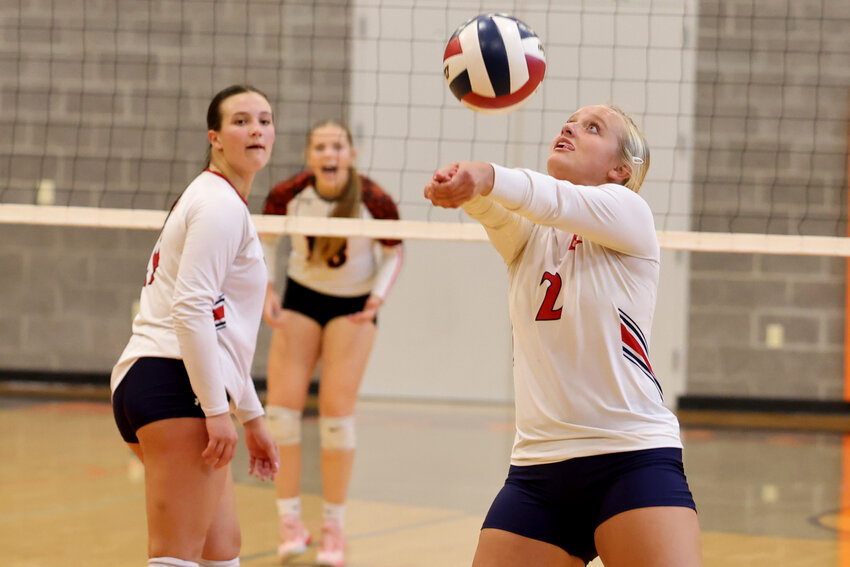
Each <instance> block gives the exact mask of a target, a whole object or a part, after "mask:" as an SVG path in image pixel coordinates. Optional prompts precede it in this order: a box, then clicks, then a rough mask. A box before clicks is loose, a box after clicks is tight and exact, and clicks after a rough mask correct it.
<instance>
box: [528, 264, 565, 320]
mask: <svg viewBox="0 0 850 567" xmlns="http://www.w3.org/2000/svg"><path fill="white" fill-rule="evenodd" d="M545 282H549V286H548V287H547V288H546V295H545V296H544V297H543V303H541V304H540V309H538V310H537V317H535V318H534V320H535V321H557V320H558V319H560V318H561V307H558V308H557V309H552V308H553V307H555V300H556V299H558V294H559V293H561V276H560V274H550V273H549V272H543V278H542V279H541V280H540V284H541V285H542V284H543V283H545Z"/></svg>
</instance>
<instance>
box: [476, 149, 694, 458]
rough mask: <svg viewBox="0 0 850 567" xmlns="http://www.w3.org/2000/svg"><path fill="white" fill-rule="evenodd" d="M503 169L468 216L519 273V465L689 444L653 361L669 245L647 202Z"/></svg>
mask: <svg viewBox="0 0 850 567" xmlns="http://www.w3.org/2000/svg"><path fill="white" fill-rule="evenodd" d="M494 169H495V184H494V187H493V190H492V192H491V193H490V194H489V195H487V196H486V197H476V198H475V199H473V200H471V201H469V202H468V203H466V204H465V205H464V210H465V211H466V212H467V213H468V214H469V215H470V216H472V217H473V218H475V219H477V220H478V221H479V222H480V223H481V224H482V225H483V226H484V227H485V229H486V231H487V233H488V236H489V238H490V240H491V242H492V243H493V245H494V246H495V248H496V249H497V250H498V251H499V253H500V254H501V256H502V257H503V259H504V260H505V263H506V264H507V266H508V278H509V311H510V319H511V325H512V332H513V358H514V370H513V374H514V392H515V400H516V437H515V442H514V446H513V451H512V456H511V462H512V463H513V464H515V465H529V464H539V463H549V462H557V461H563V460H566V459H570V458H574V457H582V456H589V455H598V454H604V453H613V452H622V451H633V450H639V449H648V448H657V447H681V446H682V445H681V440H680V438H679V424H678V421H677V420H676V417H675V415H673V413H672V412H671V411H670V410H669V409H668V408H666V407H665V406H664V405H663V403H662V402H663V393H662V389H661V385H660V383H659V380H658V379H657V378H656V376H655V374H654V372H653V370H652V366H651V364H650V361H649V344H650V332H651V328H652V316H653V312H654V310H655V302H656V293H657V289H658V277H659V269H660V249H659V246H658V240H657V236H656V233H655V225H654V221H653V218H652V212H651V211H650V209H649V206H648V205H647V203H646V202H645V201H644V200H643V199H642V198H641V197H640V196H639V195H637V194H636V193H634V192H632V191H631V190H629V189H628V188H626V187H623V186H621V185H616V184H606V185H601V186H598V187H586V186H578V185H574V184H572V183H570V182H567V181H560V180H557V179H554V178H552V177H550V176H548V175H543V174H540V173H537V172H533V171H529V170H513V169H506V168H503V167H500V166H494Z"/></svg>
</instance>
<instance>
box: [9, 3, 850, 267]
mask: <svg viewBox="0 0 850 567" xmlns="http://www.w3.org/2000/svg"><path fill="white" fill-rule="evenodd" d="M484 11H495V12H498V11H502V12H508V13H511V14H514V15H516V16H518V17H520V18H521V19H523V20H525V21H526V22H528V23H529V24H530V25H531V27H532V28H533V29H535V31H537V33H538V35H539V36H540V37H541V38H542V40H543V42H544V45H545V48H546V52H547V58H548V63H549V65H548V69H547V76H546V80H545V81H544V84H543V86H542V87H541V89H540V91H539V92H538V93H537V94H536V95H535V96H534V97H533V99H532V100H531V102H530V103H529V104H528V105H527V106H526V107H524V108H523V109H521V110H519V111H517V112H515V113H513V114H511V115H509V116H504V117H492V116H479V115H475V114H474V113H472V112H470V111H469V110H467V109H465V108H464V107H462V106H461V105H460V104H459V103H458V102H457V101H456V100H455V99H454V98H453V97H452V95H451V93H450V92H449V90H448V88H447V87H446V85H445V83H444V81H443V79H442V75H441V73H440V71H441V61H442V51H443V48H444V46H445V41H446V39H447V37H448V36H449V35H450V34H451V32H452V31H453V30H454V29H455V27H457V25H459V24H460V23H461V22H463V21H465V20H466V19H468V18H469V17H471V16H473V15H475V14H477V13H480V12H484ZM848 28H850V14H848V9H847V8H846V3H843V2H840V1H838V0H808V1H806V2H791V1H781V0H780V1H778V2H777V1H773V2H759V1H755V0H747V1H744V0H738V1H731V0H726V1H721V0H713V1H702V2H697V1H695V0H694V1H692V0H642V1H638V2H623V1H603V2H597V1H592V2H591V1H589V0H582V1H578V0H573V1H569V2H560V1H554V0H550V1H541V0H528V1H523V2H519V1H514V2H501V3H498V4H497V5H493V4H491V3H485V2H481V1H463V0H459V1H453V2H448V1H441V0H418V1H417V0H358V1H342V0H339V1H334V0H319V1H315V2H313V1H310V2H307V1H297V0H288V1H283V2H280V1H277V0H275V1H271V0H248V1H246V2H227V1H223V0H219V1H214V0H195V1H192V2H167V1H162V2H144V3H133V2H122V1H118V0H115V1H111V2H101V1H98V2H94V1H92V0H76V1H61V2H60V1H58V0H52V1H51V0H44V1H40V2H23V1H20V2H17V3H16V2H6V3H4V8H3V15H2V29H3V38H4V39H3V40H2V41H3V50H2V57H3V60H2V61H3V62H2V64H3V70H4V76H6V77H8V78H9V79H10V80H7V81H5V82H4V84H3V87H2V89H3V103H4V108H6V109H7V111H6V112H5V113H4V115H3V117H2V119H1V120H2V123H0V128H2V129H3V130H4V131H5V132H6V135H5V136H2V137H0V159H2V161H4V162H5V164H6V167H5V176H4V177H5V180H3V183H2V185H0V208H2V211H0V214H1V215H2V216H0V220H2V221H3V222H35V223H40V222H42V221H41V219H44V218H45V217H52V218H54V219H55V220H56V222H57V223H62V222H64V221H63V219H78V220H69V221H68V222H71V223H85V222H86V219H90V220H89V222H90V223H92V224H94V225H98V226H121V223H122V222H125V221H124V220H123V219H126V218H127V216H126V215H125V214H124V213H123V212H121V211H116V212H115V213H114V216H113V215H112V213H111V211H110V210H111V209H139V210H165V209H167V208H168V207H169V206H170V204H171V203H172V202H173V201H174V199H175V198H176V196H177V195H179V193H180V192H181V191H182V189H183V188H184V187H185V186H186V184H187V182H188V181H189V180H190V179H191V178H192V177H194V175H195V174H196V173H197V171H198V169H199V167H200V165H201V164H202V163H203V154H204V151H205V126H204V124H203V117H204V116H205V112H206V105H207V104H208V101H209V98H210V96H211V94H212V93H214V92H215V91H217V90H218V89H219V88H221V87H222V86H224V85H226V84H230V83H233V82H247V83H250V84H253V85H255V86H257V87H259V88H260V89H261V90H263V91H264V92H266V93H267V94H268V96H269V98H270V99H271V100H272V102H273V104H274V108H275V112H276V124H277V130H278V140H277V144H276V148H275V152H274V156H273V159H272V161H271V164H270V166H269V167H267V168H266V170H264V171H263V172H261V174H260V176H259V177H258V179H257V181H256V182H255V190H254V194H253V195H252V197H251V200H250V205H251V208H252V210H254V211H259V209H260V206H261V205H260V204H261V201H262V198H263V197H264V195H265V189H266V188H268V187H270V186H271V185H272V184H273V183H274V182H275V181H278V180H280V179H283V178H284V177H286V176H288V175H291V174H292V173H293V172H294V171H296V170H297V169H298V168H300V167H301V166H302V163H303V145H304V136H305V133H306V131H307V130H308V129H309V127H310V125H311V124H313V123H315V122H317V121H319V120H321V119H325V118H334V119H338V120H343V121H346V122H348V123H349V124H350V125H351V127H352V130H353V131H354V134H355V138H356V144H357V147H358V149H359V151H360V159H359V160H358V166H359V167H360V169H361V170H362V171H363V172H364V173H366V174H367V175H370V176H372V177H373V178H375V179H376V180H377V181H379V183H381V184H382V185H383V186H384V187H385V188H387V189H388V190H389V191H390V192H391V193H392V195H393V197H394V198H395V199H396V201H397V203H398V205H399V207H400V209H401V211H402V216H403V218H404V219H407V220H414V221H426V222H431V223H432V225H431V228H427V225H422V227H421V229H422V232H421V233H419V232H416V234H417V235H418V234H421V235H422V236H421V237H423V238H430V237H442V238H446V239H451V238H454V236H453V235H454V234H456V233H457V230H456V228H454V227H452V226H445V225H444V223H446V222H447V223H452V224H454V223H457V222H468V220H467V219H465V218H464V217H463V215H461V214H458V213H456V212H445V211H441V210H436V209H434V208H433V207H431V206H430V205H429V204H428V203H427V202H425V201H424V200H423V199H422V195H421V189H422V187H423V186H424V184H425V182H426V181H427V179H428V177H429V176H430V174H431V172H433V171H434V169H435V168H437V167H439V166H440V165H442V164H444V163H445V162H447V161H451V160H456V159H481V160H491V161H495V162H499V163H503V164H505V165H509V166H523V167H531V168H534V169H545V156H546V151H547V143H548V141H549V139H550V138H551V137H552V135H553V132H554V129H555V128H556V127H557V126H558V125H559V124H560V123H562V122H563V120H564V118H565V116H566V114H568V113H569V112H571V111H572V110H573V109H575V108H576V107H578V106H581V105H585V104H591V103H597V102H608V101H610V102H614V103H616V104H618V105H620V106H621V107H623V108H624V109H625V110H626V111H628V112H630V113H631V114H633V115H634V116H635V118H636V120H637V122H638V123H639V124H641V125H642V126H643V128H644V130H645V131H646V133H647V136H648V138H649V140H650V145H651V147H652V151H653V164H652V168H651V169H650V172H649V177H648V179H647V181H646V184H645V185H644V189H643V190H642V194H644V195H645V197H646V198H647V200H648V201H649V202H650V204H651V205H652V207H653V210H654V211H655V214H656V217H657V223H658V228H659V230H660V231H661V236H662V239H661V240H662V245H663V246H665V247H671V248H677V247H678V248H684V249H709V250H714V249H723V248H724V247H725V246H727V244H728V245H730V246H732V247H733V249H736V248H737V249H740V250H749V249H752V247H753V245H754V243H758V246H757V249H759V250H762V251H765V252H771V251H772V252H775V253H794V254H796V253H799V252H800V251H804V250H806V249H807V247H808V246H809V245H810V243H814V244H812V245H813V246H814V248H813V250H814V253H817V254H821V253H833V254H838V255H845V254H846V253H847V249H846V247H845V245H844V243H843V241H841V240H836V241H829V242H832V244H829V245H828V246H827V248H826V252H825V251H824V250H825V249H824V247H823V243H824V241H822V240H809V239H806V238H803V239H800V238H791V239H788V238H779V239H759V238H755V239H753V238H751V237H749V236H743V237H741V238H743V239H744V242H743V243H738V240H737V237H733V238H731V239H730V237H729V236H728V235H727V236H718V235H716V234H713V233H731V234H733V235H737V234H746V235H749V234H757V235H765V234H771V235H773V234H776V235H785V236H789V235H790V236H794V237H799V236H817V237H825V236H828V237H843V236H845V235H846V232H847V228H846V219H847V212H846V210H847V202H846V193H847V163H848V152H847V108H848V96H847V92H848V88H847V87H848V84H850V81H848V77H847V75H848V72H847V64H846V61H847V53H848V51H849V50H850V49H848V42H850V39H848V34H847V33H846V31H847V30H848ZM12 204H15V205H35V204H41V205H55V206H61V207H83V208H88V207H96V208H99V209H101V210H100V211H97V212H93V211H87V210H78V209H76V208H72V209H68V210H66V211H64V212H62V211H53V210H36V209H34V208H33V207H8V206H6V205H12ZM150 218H152V219H154V218H156V217H155V216H151V217H150ZM152 222H156V221H152ZM267 226H268V227H269V229H270V230H281V231H284V230H288V228H287V226H289V225H287V223H285V222H279V223H268V225H267ZM321 226H331V225H328V224H327V223H322V224H321ZM379 226H380V228H374V227H372V228H368V229H367V228H364V229H363V230H369V231H374V230H380V231H385V230H386V231H392V230H393V227H392V225H379ZM290 228H291V227H290ZM399 228H401V227H399ZM319 229H320V228H316V229H314V230H319ZM402 230H406V231H407V234H408V235H410V234H411V233H410V231H409V229H407V228H404V229H402ZM443 231H445V232H443ZM681 232H700V233H709V234H708V235H704V236H697V235H682V234H680V233H681ZM476 234H479V235H480V234H481V233H476ZM434 235H437V236H434ZM439 235H443V236H439ZM414 237H415V236H414ZM677 242H678V243H679V244H675V243H677ZM700 243H702V244H700ZM774 246H775V247H774ZM829 246H832V249H831V250H830V249H829Z"/></svg>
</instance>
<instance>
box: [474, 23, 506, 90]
mask: <svg viewBox="0 0 850 567" xmlns="http://www.w3.org/2000/svg"><path fill="white" fill-rule="evenodd" d="M478 44H479V45H480V46H481V55H482V56H483V58H484V66H485V67H486V68H487V75H488V76H489V77H490V84H491V85H493V91H494V92H495V93H496V96H504V95H507V94H511V69H510V67H509V66H508V56H507V53H505V42H504V40H503V39H502V34H501V32H499V27H498V26H497V25H496V22H494V21H493V19H492V18H490V17H481V18H478Z"/></svg>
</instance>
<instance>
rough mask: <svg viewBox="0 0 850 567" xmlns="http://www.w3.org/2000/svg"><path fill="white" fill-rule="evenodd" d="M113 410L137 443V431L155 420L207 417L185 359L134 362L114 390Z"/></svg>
mask: <svg viewBox="0 0 850 567" xmlns="http://www.w3.org/2000/svg"><path fill="white" fill-rule="evenodd" d="M112 413H113V415H115V423H116V424H117V425H118V431H120V432H121V437H123V438H124V441H126V442H127V443H138V442H139V438H138V437H136V432H137V431H138V430H139V429H140V428H142V427H143V426H145V425H147V424H149V423H152V422H154V421H159V420H161V419H171V418H173V417H200V418H203V417H205V416H204V412H203V410H201V404H200V402H198V398H197V397H196V396H195V392H194V391H193V390H192V384H191V383H190V382H189V373H188V372H186V366H185V365H184V364H183V361H182V360H180V359H177V358H154V357H144V358H140V359H138V360H137V361H136V362H134V363H133V366H131V367H130V370H128V371H127V374H126V375H125V376H124V379H123V380H121V383H120V384H118V388H116V389H115V393H113V394H112Z"/></svg>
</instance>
